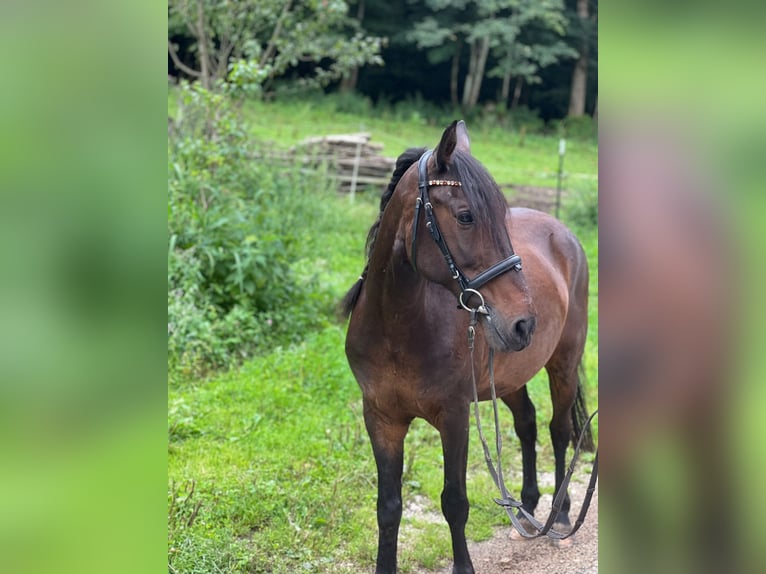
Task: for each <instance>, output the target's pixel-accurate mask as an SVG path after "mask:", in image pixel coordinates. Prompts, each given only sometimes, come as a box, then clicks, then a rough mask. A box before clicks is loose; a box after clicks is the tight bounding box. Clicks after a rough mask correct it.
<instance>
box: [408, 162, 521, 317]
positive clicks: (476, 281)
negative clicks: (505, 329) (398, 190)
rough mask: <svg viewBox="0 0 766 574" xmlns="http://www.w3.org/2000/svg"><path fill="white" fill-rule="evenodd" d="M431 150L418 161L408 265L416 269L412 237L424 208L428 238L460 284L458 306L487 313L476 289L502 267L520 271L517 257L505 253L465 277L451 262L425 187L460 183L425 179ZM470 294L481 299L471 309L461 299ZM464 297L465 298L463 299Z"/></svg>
mask: <svg viewBox="0 0 766 574" xmlns="http://www.w3.org/2000/svg"><path fill="white" fill-rule="evenodd" d="M432 154H433V152H432V151H431V150H429V151H427V152H425V153H424V154H423V155H422V156H421V157H420V160H419V161H418V189H419V190H420V195H419V196H418V199H417V201H416V202H415V219H414V221H413V222H412V249H411V251H412V267H413V268H414V269H415V271H417V270H418V268H417V244H416V240H417V237H418V223H419V221H420V210H421V208H423V209H424V216H425V221H426V228H427V229H428V231H429V232H430V234H431V238H432V239H433V240H434V242H435V243H436V245H437V247H438V248H439V251H441V252H442V255H443V256H444V260H445V261H446V262H447V267H449V270H450V273H451V274H452V278H453V279H455V280H456V281H457V282H458V284H459V285H460V295H459V296H458V302H459V303H460V306H462V307H463V308H464V309H465V310H466V311H473V312H479V313H485V314H486V313H487V309H486V307H485V306H484V297H482V295H481V293H479V289H480V288H481V287H482V286H484V285H486V284H487V283H489V282H490V281H492V280H493V279H494V278H495V277H498V276H499V275H502V274H503V273H505V272H506V271H510V270H511V269H514V270H516V271H521V257H519V256H518V255H516V254H512V255H510V256H509V257H506V258H505V259H503V260H502V261H498V262H497V263H495V264H494V265H492V266H491V267H489V268H488V269H485V270H484V271H482V272H481V273H479V274H478V275H477V276H476V277H474V278H473V279H468V277H466V276H465V274H464V273H463V272H462V271H461V270H460V268H459V267H458V266H457V264H456V263H455V260H454V258H453V257H452V254H451V253H450V250H449V247H447V243H446V241H444V236H443V235H442V234H441V231H440V230H439V224H438V223H437V222H436V217H435V216H434V210H433V206H432V205H431V199H430V197H429V196H428V187H429V186H432V185H437V186H438V185H449V186H454V187H461V186H462V183H461V182H459V181H455V180H442V179H437V180H433V179H432V180H429V179H428V168H427V163H428V158H430V157H431V155H432ZM471 295H477V296H478V297H479V300H480V301H481V304H480V305H479V306H478V307H477V308H476V309H472V308H470V307H468V305H466V301H464V300H463V297H464V296H466V297H467V299H469V298H470V296H471ZM467 299H466V300H467Z"/></svg>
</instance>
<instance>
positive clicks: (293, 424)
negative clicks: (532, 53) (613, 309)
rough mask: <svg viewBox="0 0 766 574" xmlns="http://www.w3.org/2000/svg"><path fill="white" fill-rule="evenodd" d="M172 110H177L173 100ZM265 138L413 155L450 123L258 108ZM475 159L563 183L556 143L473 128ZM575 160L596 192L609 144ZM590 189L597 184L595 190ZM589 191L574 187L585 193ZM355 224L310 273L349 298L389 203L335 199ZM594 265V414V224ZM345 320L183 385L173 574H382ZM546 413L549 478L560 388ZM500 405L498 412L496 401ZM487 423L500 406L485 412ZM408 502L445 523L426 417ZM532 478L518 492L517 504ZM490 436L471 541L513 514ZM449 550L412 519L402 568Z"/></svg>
mask: <svg viewBox="0 0 766 574" xmlns="http://www.w3.org/2000/svg"><path fill="white" fill-rule="evenodd" d="M170 108H171V110H172V108H173V106H172V104H171V106H170ZM245 112H246V114H247V118H248V124H249V126H251V129H252V133H253V137H256V138H259V139H261V140H263V141H273V142H276V145H283V146H287V145H291V144H293V143H296V142H297V141H299V140H300V139H302V138H303V137H305V136H309V135H321V134H325V133H344V132H350V131H357V130H359V129H363V130H365V131H369V132H371V133H372V139H373V141H380V142H382V143H384V144H385V150H384V153H385V154H386V155H392V156H395V155H397V154H398V153H400V152H401V151H403V150H404V149H405V148H406V147H409V146H413V145H428V146H434V145H435V144H436V143H437V142H438V139H439V136H440V133H441V127H438V128H437V127H434V126H428V125H425V124H424V123H423V122H416V121H407V122H400V123H392V122H390V121H389V122H383V121H382V120H380V119H375V118H363V117H358V116H353V115H350V114H337V113H336V114H334V115H333V114H331V113H330V112H328V111H327V110H323V109H321V106H320V107H317V104H315V103H314V104H308V103H307V104H304V105H302V104H300V103H289V104H284V105H283V104H279V105H275V104H262V103H258V104H250V105H248V106H247V108H246V109H245ZM469 130H470V131H471V136H472V141H473V152H474V155H475V156H477V157H478V158H479V159H480V160H481V161H482V162H483V163H485V165H486V166H487V168H488V169H489V171H490V172H491V173H492V174H493V175H494V176H495V178H496V179H497V180H498V181H499V182H501V183H519V184H525V185H545V186H555V180H553V181H552V180H551V174H552V173H553V172H555V169H556V165H557V164H556V162H557V156H556V149H557V142H558V140H557V139H556V138H543V137H539V136H534V137H533V136H527V137H526V142H525V145H524V146H523V147H519V146H518V135H516V134H513V133H504V132H502V131H501V130H497V129H495V130H487V131H486V132H484V131H482V130H478V131H473V130H471V127H470V125H469ZM568 153H569V155H568V156H567V162H568V163H567V165H568V166H569V169H570V170H572V172H573V173H577V174H580V175H581V176H582V178H581V179H580V180H576V179H574V178H573V179H572V182H574V181H580V182H581V184H582V185H583V186H584V187H585V188H586V189H593V188H595V186H596V185H597V184H596V179H595V178H596V169H597V168H596V166H597V148H596V146H595V145H594V144H590V143H587V144H586V143H583V144H574V143H573V144H571V145H570V146H569V147H568ZM582 182H585V183H582ZM572 186H573V187H574V183H573V184H572ZM327 201H329V202H333V203H334V204H335V205H336V212H337V213H338V214H339V221H340V222H342V224H338V225H335V226H328V229H327V234H326V235H324V236H321V237H313V238H311V239H310V240H309V241H307V244H306V245H305V249H304V256H303V257H302V258H301V259H299V260H297V261H296V262H295V265H296V266H297V267H299V268H300V269H303V270H306V269H312V270H315V271H316V272H317V273H318V274H319V277H320V279H321V281H322V283H323V284H324V285H325V286H328V288H330V289H332V290H333V292H334V293H335V294H336V295H337V297H338V298H340V297H341V296H342V294H343V293H344V292H345V290H346V289H347V288H348V286H350V285H351V283H352V282H353V281H354V280H355V279H356V277H357V276H358V274H359V272H360V271H361V269H362V267H363V265H364V259H363V247H364V241H365V237H366V233H367V230H368V228H369V226H370V224H371V223H372V221H373V220H374V218H375V215H376V212H377V202H378V197H377V196H370V195H368V194H360V195H357V197H356V199H355V200H354V201H353V202H351V201H350V200H349V198H347V197H338V196H334V195H330V196H328V197H327ZM575 230H576V232H577V234H578V236H579V237H580V239H581V241H582V243H583V245H584V247H585V249H586V252H587V254H588V258H589V262H590V268H591V301H590V332H589V338H588V346H587V349H586V357H585V368H586V374H587V386H586V390H587V394H588V401H589V408H590V409H591V410H593V409H595V408H596V407H597V406H598V404H597V402H598V396H597V377H598V373H597V368H598V367H597V352H598V331H597V324H598V323H597V321H598V317H597V305H596V299H597V293H598V291H597V285H598V273H597V256H598V235H597V230H596V229H595V227H576V228H575ZM344 333H345V325H343V324H331V325H328V326H327V327H325V328H323V329H321V330H319V331H316V332H312V333H306V337H305V340H304V341H303V342H302V343H301V344H300V345H296V346H293V347H289V348H275V349H273V350H272V351H270V352H268V353H266V354H264V355H262V356H260V357H257V358H256V359H254V360H251V361H249V362H247V363H246V364H244V365H243V366H242V367H241V368H239V369H237V370H233V371H231V372H228V373H225V374H221V375H220V376H216V377H213V378H211V379H209V380H204V381H202V380H200V381H188V382H185V383H177V384H174V385H173V386H171V388H170V389H169V391H168V440H169V445H168V479H169V488H168V511H169V516H168V548H169V564H170V571H171V572H179V573H181V572H183V573H201V572H243V573H244V572H252V573H261V572H263V573H266V572H269V573H288V572H290V573H292V572H359V571H371V570H372V564H373V560H374V555H375V551H376V543H377V527H376V522H375V483H376V476H375V465H374V461H373V458H372V453H371V449H370V447H369V442H368V439H367V436H366V432H365V430H364V424H363V421H362V416H361V394H360V391H359V389H358V387H357V385H356V382H355V381H354V379H353V376H352V375H351V373H350V371H349V369H348V366H347V363H346V360H345V355H344V353H343V340H344ZM529 385H530V392H531V395H532V398H533V401H534V402H535V404H536V405H537V407H538V418H539V426H540V439H539V444H538V453H539V456H540V463H539V466H540V469H541V470H548V471H549V470H551V469H552V467H553V462H552V448H551V445H550V439H549V437H548V433H547V423H548V420H549V417H550V401H549V398H548V392H547V381H546V380H545V378H544V376H542V375H538V376H537V377H535V379H533V381H532V382H530V383H529ZM483 407H484V408H485V409H487V408H489V405H483ZM484 413H485V414H486V416H489V411H487V410H485V411H484ZM501 425H502V428H503V429H504V439H505V444H506V445H507V448H506V449H505V455H506V459H505V464H506V467H508V466H510V467H511V468H512V469H514V471H516V470H519V468H520V456H519V454H518V441H517V440H516V438H515V435H514V434H513V428H512V418H511V416H510V413H503V416H502V417H501ZM405 448H406V453H405V460H406V469H405V476H404V492H403V494H404V500H405V506H406V505H407V503H409V502H412V501H413V500H416V501H417V503H418V505H419V506H420V507H421V508H422V509H423V510H425V511H426V512H428V511H433V512H434V513H436V514H438V515H440V510H439V502H438V501H439V494H440V491H441V485H442V474H441V447H440V443H439V438H438V435H437V433H436V431H434V430H433V429H432V428H431V427H429V426H428V425H427V424H426V423H424V422H423V421H416V422H415V423H414V424H413V426H412V428H411V431H410V434H409V435H408V438H407V441H406V445H405ZM517 474H518V473H516V472H514V473H513V474H512V475H511V479H512V480H511V484H512V486H513V488H514V489H515V492H516V493H517V494H518V489H519V484H518V480H517V479H518V476H517ZM493 489H494V486H493V485H492V483H491V479H490V477H489V475H488V474H487V473H486V469H485V467H484V461H483V458H482V455H481V449H480V446H479V444H478V439H477V437H476V433H475V432H474V433H472V435H471V447H470V455H469V485H468V493H469V499H470V501H471V505H472V508H471V515H470V520H469V523H468V528H467V533H468V536H469V537H470V538H472V539H475V540H479V539H483V538H487V537H489V536H491V534H492V532H493V527H495V526H497V525H500V524H505V523H506V521H507V518H504V516H505V515H504V513H503V512H502V510H501V509H500V508H499V507H497V506H496V505H495V504H494V502H492V496H493V495H494V494H495V493H494V491H493ZM449 555H450V543H449V531H448V528H447V526H446V523H445V522H444V521H436V522H431V521H429V520H425V519H423V520H421V519H417V518H410V519H405V521H404V523H403V526H402V531H401V536H400V568H401V570H402V571H403V572H408V571H412V569H413V568H415V567H416V566H426V567H434V566H437V565H438V564H440V563H442V562H443V561H445V560H447V559H448V558H449Z"/></svg>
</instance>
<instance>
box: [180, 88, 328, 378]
mask: <svg viewBox="0 0 766 574" xmlns="http://www.w3.org/2000/svg"><path fill="white" fill-rule="evenodd" d="M263 153H264V152H263V150H262V149H260V148H259V147H258V146H257V145H256V144H254V143H252V142H251V141H250V140H249V139H248V137H247V135H246V132H245V130H244V127H243V125H242V123H241V121H240V119H239V118H238V116H237V113H236V111H235V109H234V108H232V106H231V104H230V103H229V101H228V99H227V98H226V97H225V96H223V95H222V94H214V93H211V92H208V91H206V90H204V89H203V88H201V87H199V86H194V87H189V86H185V87H183V89H182V90H181V104H180V107H179V109H178V113H177V120H176V121H175V122H174V124H173V129H172V134H171V136H170V138H169V163H170V166H169V173H168V240H169V248H168V346H169V360H170V366H171V371H173V372H176V373H177V374H180V375H182V376H190V375H199V374H201V373H203V372H204V371H205V370H206V369H208V368H221V367H227V366H230V365H232V364H235V363H236V362H237V361H238V360H240V359H241V358H243V357H245V356H248V355H251V354H252V353H254V352H257V351H258V350H260V349H263V348H264V347H266V346H268V345H273V344H278V343H287V342H291V341H297V340H299V339H300V338H301V337H302V335H303V333H304V332H305V331H306V330H307V329H310V328H312V327H316V326H317V325H319V324H321V323H322V322H323V321H325V320H326V318H327V317H328V316H329V315H330V313H331V308H332V301H331V300H330V296H329V294H327V293H323V292H322V291H321V289H319V288H318V286H317V285H316V278H315V277H313V276H312V275H311V274H305V273H303V274H298V273H296V271H295V270H294V268H293V267H294V265H295V263H296V261H297V260H298V259H299V257H300V254H301V245H302V242H303V241H304V240H305V238H306V237H307V236H308V235H310V234H311V232H312V230H314V229H316V225H317V224H318V223H317V216H318V215H322V214H325V213H326V211H327V210H326V209H325V207H324V205H325V203H326V201H325V200H326V198H327V195H328V194H329V193H331V192H330V191H329V189H328V183H327V179H326V178H325V177H323V175H322V174H321V173H318V172H313V171H306V170H301V169H299V168H297V167H294V166H289V165H279V164H276V163H272V162H270V161H268V160H265V159H263V157H262V156H263Z"/></svg>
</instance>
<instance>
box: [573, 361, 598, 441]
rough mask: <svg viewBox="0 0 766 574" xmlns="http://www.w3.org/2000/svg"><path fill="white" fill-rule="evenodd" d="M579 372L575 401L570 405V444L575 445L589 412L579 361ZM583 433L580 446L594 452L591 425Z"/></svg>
mask: <svg viewBox="0 0 766 574" xmlns="http://www.w3.org/2000/svg"><path fill="white" fill-rule="evenodd" d="M578 370H579V372H580V373H579V374H580V376H579V377H578V380H577V394H576V395H575V401H574V404H573V405H572V446H574V447H577V441H578V440H579V438H580V433H582V432H583V427H584V426H585V423H586V422H587V421H588V417H589V416H590V413H588V407H587V406H586V405H585V389H584V388H583V384H582V381H583V380H584V379H585V369H584V368H583V366H582V363H580V366H579V369H578ZM584 432H585V435H584V436H583V439H582V448H583V449H584V450H586V451H587V452H594V451H595V450H596V446H595V443H594V442H593V432H592V429H591V425H588V426H587V428H585V430H584Z"/></svg>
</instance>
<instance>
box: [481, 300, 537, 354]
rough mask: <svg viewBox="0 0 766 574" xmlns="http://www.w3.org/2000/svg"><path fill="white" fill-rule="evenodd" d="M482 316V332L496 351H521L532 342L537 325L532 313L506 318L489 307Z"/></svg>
mask: <svg viewBox="0 0 766 574" xmlns="http://www.w3.org/2000/svg"><path fill="white" fill-rule="evenodd" d="M488 311H489V312H488V314H487V315H485V316H484V317H483V320H482V324H483V326H484V334H485V336H486V338H487V343H488V344H489V346H490V347H492V348H493V349H495V350H496V351H504V352H511V351H522V350H524V349H526V348H527V347H528V346H529V344H530V343H531V342H532V335H533V333H534V332H535V327H536V326H537V319H536V317H535V316H534V315H527V316H523V317H517V318H515V319H513V320H507V319H505V318H504V317H503V316H502V315H499V314H498V313H497V312H495V311H494V310H493V309H492V308H491V307H490V308H488Z"/></svg>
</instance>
